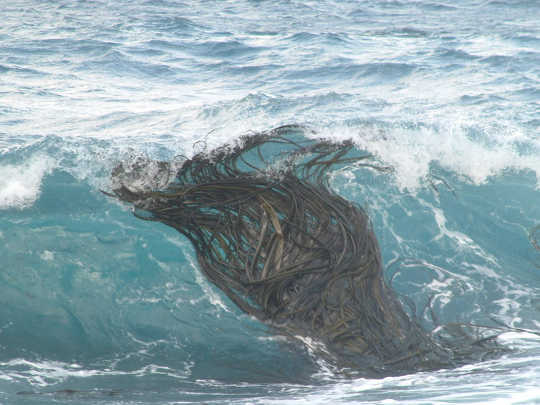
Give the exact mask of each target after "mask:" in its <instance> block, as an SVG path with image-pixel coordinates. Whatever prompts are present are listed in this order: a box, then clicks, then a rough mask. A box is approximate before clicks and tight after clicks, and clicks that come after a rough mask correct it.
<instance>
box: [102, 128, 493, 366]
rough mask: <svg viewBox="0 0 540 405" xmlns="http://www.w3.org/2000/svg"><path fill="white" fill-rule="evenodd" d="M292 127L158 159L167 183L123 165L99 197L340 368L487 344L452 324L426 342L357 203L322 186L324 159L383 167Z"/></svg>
mask: <svg viewBox="0 0 540 405" xmlns="http://www.w3.org/2000/svg"><path fill="white" fill-rule="evenodd" d="M301 132H302V129H301V128H297V127H293V126H287V127H280V128H277V129H274V130H272V131H268V132H263V133H256V134H251V135H249V136H244V137H242V138H241V139H240V140H239V141H238V142H237V143H236V144H234V145H232V146H223V147H219V148H217V149H215V150H213V151H211V152H209V153H206V152H204V153H199V154H196V155H195V156H194V157H193V158H191V159H186V160H185V161H184V162H183V164H181V165H179V167H178V168H177V169H174V170H173V168H172V165H171V164H169V163H165V162H157V163H155V164H154V165H153V166H152V168H153V169H152V170H154V172H155V173H160V174H161V175H162V176H161V177H162V178H167V177H168V175H169V172H170V171H173V176H172V178H173V181H171V182H169V183H168V184H167V185H165V186H164V185H163V184H166V183H167V182H163V181H162V179H161V180H160V177H159V176H156V174H155V173H154V174H152V176H151V177H152V179H153V180H155V179H158V181H157V183H159V184H161V186H155V185H154V189H149V188H148V186H147V187H133V186H131V184H133V178H134V177H137V176H138V175H141V172H144V171H145V170H149V169H148V167H150V165H149V164H142V163H137V164H135V165H132V166H131V167H130V166H129V165H125V164H120V165H118V166H117V167H116V168H115V169H114V171H113V187H112V188H113V191H112V193H108V194H109V195H113V196H115V197H117V198H119V199H120V200H122V201H126V202H129V203H132V204H133V205H134V207H135V208H136V210H135V215H137V216H138V217H140V218H142V219H145V220H150V221H158V222H162V223H164V224H166V225H169V226H171V227H173V228H174V229H176V230H178V231H179V232H180V233H182V234H184V235H185V236H186V237H187V238H188V239H189V240H190V241H191V243H192V244H193V246H194V248H195V251H196V253H197V258H198V262H199V265H200V268H201V270H202V271H203V273H204V274H205V275H206V277H207V278H208V279H209V280H210V281H211V282H212V283H214V284H215V285H216V286H217V287H219V288H220V289H221V290H222V291H223V292H224V293H225V294H226V295H227V296H228V297H229V298H230V299H231V300H232V301H233V302H234V303H235V304H236V305H238V307H240V308H241V309H242V310H243V311H244V312H246V313H248V314H250V315H253V316H254V317H256V318H257V319H259V320H261V321H263V322H266V323H267V324H269V325H271V326H273V327H274V328H277V330H278V331H279V332H280V333H282V334H285V335H288V336H291V337H297V338H302V337H309V338H310V339H312V341H316V342H320V343H322V345H316V347H319V349H318V351H317V354H318V355H321V356H323V357H324V358H325V359H327V360H329V361H331V362H332V363H333V364H335V365H336V366H337V367H338V368H339V369H340V370H345V372H351V371H352V370H356V372H357V373H359V374H360V375H365V376H371V377H377V376H384V375H397V374H403V373H409V372H412V371H418V370H429V369H436V368H441V367H450V366H454V365H457V364H460V363H462V362H463V361H464V359H465V358H466V357H467V356H468V355H469V354H470V353H472V352H474V351H478V350H479V349H480V348H481V347H484V349H482V352H486V351H490V350H492V348H490V349H485V345H486V342H487V341H488V340H490V339H489V338H488V339H485V338H484V339H475V338H473V337H472V335H471V334H470V333H467V332H465V331H464V328H462V327H458V326H455V327H454V328H448V329H447V330H446V331H445V332H444V333H439V336H440V337H439V338H434V336H433V335H432V334H430V333H427V332H426V331H424V330H423V329H422V327H421V326H420V325H419V323H418V322H417V321H416V320H415V318H414V315H408V314H407V313H406V312H405V311H404V310H403V308H402V306H401V303H400V301H399V300H398V297H397V296H396V294H395V293H394V292H393V291H392V289H391V288H390V287H389V286H388V285H387V284H386V282H385V281H384V277H383V272H382V268H383V266H382V260H381V254H380V251H379V246H378V243H377V239H376V237H375V234H374V232H373V229H372V227H371V224H370V220H369V218H368V215H367V214H366V211H365V210H364V209H362V208H361V207H359V206H357V205H355V204H353V203H351V202H349V201H347V200H345V199H344V198H342V197H340V196H338V195H336V194H335V193H333V192H332V191H331V190H330V188H329V186H328V184H327V172H328V170H329V169H330V168H331V167H337V166H340V165H341V166H342V165H346V164H354V165H357V166H366V167H371V168H373V169H374V170H384V169H385V168H383V167H380V166H377V165H375V164H374V162H373V160H372V159H370V156H369V155H367V154H365V153H360V152H359V151H357V150H356V149H355V148H354V146H353V144H352V143H351V142H350V141H346V142H337V143H336V142H330V141H325V140H315V141H314V140H307V139H306V138H303V137H302V136H301ZM156 188H161V189H156ZM457 329H459V331H458V332H455V330H457ZM456 335H460V336H461V338H460V340H459V344H454V343H453V342H454V341H455V339H452V338H453V337H455V336H456ZM466 346H467V347H468V348H469V349H466V348H465V347H466ZM475 346H476V347H477V348H478V350H477V349H474V347H475ZM490 347H491V346H490ZM471 348H472V349H471ZM315 350H317V349H315Z"/></svg>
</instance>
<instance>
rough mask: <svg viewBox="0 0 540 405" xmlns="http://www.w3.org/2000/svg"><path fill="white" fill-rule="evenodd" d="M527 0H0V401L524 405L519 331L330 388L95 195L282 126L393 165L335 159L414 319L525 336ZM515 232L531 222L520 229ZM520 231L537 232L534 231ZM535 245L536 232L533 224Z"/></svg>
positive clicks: (524, 360) (534, 315) (172, 248)
mask: <svg viewBox="0 0 540 405" xmlns="http://www.w3.org/2000/svg"><path fill="white" fill-rule="evenodd" d="M539 15H540V3H538V2H537V1H533V0H529V1H524V0H522V1H518V0H514V1H504V2H503V1H476V0H474V1H473V0H459V1H454V2H448V1H446V2H439V1H427V0H418V1H382V0H378V1H330V0H324V1H318V2H311V1H305V0H304V1H285V0H283V1H272V2H270V1H248V0H241V1H235V2H226V1H200V2H187V1H186V2H176V1H143V0H135V1H93V2H86V1H10V2H7V1H5V2H4V4H2V7H1V12H0V17H1V22H0V270H1V271H0V304H1V305H0V403H2V404H4V403H5V404H48V403H51V402H52V403H66V404H72V403H75V404H146V403H159V404H176V403H201V402H205V403H242V404H246V403H261V404H267V403H321V404H323V403H365V404H374V403H375V404H392V403H399V404H403V403H405V404H457V403H462V404H471V403H490V404H492V403H493V404H499V403H500V404H511V403H515V404H531V403H540V389H539V388H538V384H537V382H538V380H540V340H539V338H538V336H536V335H534V334H531V333H525V332H519V333H518V332H513V333H505V334H503V335H502V336H501V337H500V340H501V343H502V344H504V345H507V347H509V348H510V349H511V350H510V351H509V352H508V353H507V354H505V355H504V356H503V357H502V358H499V359H495V360H489V361H485V362H480V363H476V364H471V365H468V366H465V367H461V368H459V369H455V370H445V371H438V372H431V373H418V374H412V375H409V376H401V377H393V378H385V379H380V380H368V379H348V380H347V379H341V378H339V377H338V376H336V375H334V374H333V373H332V368H331V366H330V365H328V364H325V363H324V362H323V361H321V360H320V359H318V358H316V357H314V356H312V355H311V354H310V351H309V348H306V347H304V346H302V345H299V344H298V343H292V342H288V341H286V340H285V339H284V338H283V337H280V336H276V335H275V332H273V331H271V330H269V329H268V328H267V327H266V326H264V325H261V324H260V323H259V322H257V321H256V320H254V319H252V318H249V317H247V316H246V315H244V314H243V313H242V312H241V311H240V310H238V309H237V308H236V307H235V306H234V305H233V304H232V303H231V302H230V301H229V300H227V298H226V297H225V296H224V294H222V293H221V291H219V290H218V289H217V288H215V287H213V286H212V285H210V284H209V283H208V282H207V281H206V280H205V279H204V277H203V276H202V275H201V274H200V272H199V271H198V268H197V263H196V259H195V255H194V252H193V250H192V248H191V246H190V244H189V243H188V241H187V240H186V239H184V238H183V237H181V235H180V234H178V233H177V232H175V231H174V230H172V229H170V228H167V227H165V226H164V225H162V224H157V223H147V222H144V221H140V220H137V219H136V218H134V217H133V215H132V214H131V212H130V209H129V207H126V206H123V205H121V204H119V203H117V202H115V201H112V200H111V199H110V198H108V197H106V196H105V195H103V194H102V193H101V192H100V189H107V188H108V187H110V184H109V174H110V171H111V169H112V168H113V167H114V166H115V164H117V163H118V162H119V161H124V160H130V159H135V158H137V157H139V156H148V157H151V158H155V159H173V158H175V157H176V156H178V155H186V156H190V155H192V154H193V153H194V152H197V151H200V150H201V148H204V147H206V148H208V149H210V148H213V147H216V146H218V145H222V144H224V143H227V142H230V141H232V140H234V139H236V138H237V137H239V136H241V135H243V134H246V133H248V132H250V131H259V130H267V129H270V128H273V127H276V126H279V125H283V124H290V123H299V124H302V125H305V126H306V127H308V128H310V129H312V130H314V131H315V132H316V135H309V134H308V136H323V137H328V138H330V139H334V140H341V139H348V138H351V139H352V140H353V141H354V142H355V144H356V145H357V148H358V149H360V150H366V151H369V152H371V153H373V154H374V155H375V156H376V158H377V160H378V161H379V162H380V164H383V165H386V166H389V167H391V168H392V171H391V172H390V173H386V174H377V173H373V172H370V171H367V170H362V169H359V168H355V167H348V168H344V169H340V170H338V171H335V172H333V173H332V175H331V185H332V187H333V189H334V190H335V191H336V192H338V193H339V194H340V195H342V196H344V197H346V198H348V199H350V200H352V201H354V202H356V203H358V204H361V205H362V206H364V207H366V209H367V210H368V212H369V214H370V216H371V218H372V221H373V225H374V229H375V232H376V234H377V237H378V239H379V242H380V244H381V249H382V253H383V258H384V262H385V266H386V274H387V277H388V278H389V279H390V278H392V280H393V281H392V285H393V287H394V288H395V289H396V290H397V291H398V292H400V293H401V294H403V295H406V296H407V297H409V298H410V299H411V300H412V301H413V302H414V303H415V304H416V307H417V313H418V315H419V316H420V318H421V319H422V320H423V322H424V324H425V327H426V328H427V329H431V328H433V327H434V324H433V321H432V319H431V314H430V313H429V311H428V310H427V309H426V308H427V304H428V303H429V302H431V303H432V305H433V308H434V312H435V315H436V317H437V318H438V319H439V320H440V321H441V322H456V321H458V322H474V323H477V324H489V325H496V324H499V323H502V324H506V325H510V326H513V327H515V328H520V329H528V330H533V331H538V330H540V252H538V251H537V250H535V249H534V247H533V244H532V243H531V240H530V233H531V231H532V230H533V229H534V227H535V226H537V225H538V224H540V194H539V190H540V137H539V127H540V51H539V49H540V23H539V18H538V16H539ZM533 236H534V235H533ZM537 236H538V239H540V232H539V233H538V234H537ZM533 239H534V237H533Z"/></svg>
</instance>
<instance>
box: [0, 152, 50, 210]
mask: <svg viewBox="0 0 540 405" xmlns="http://www.w3.org/2000/svg"><path fill="white" fill-rule="evenodd" d="M54 167H55V162H54V160H53V159H51V158H49V157H47V156H41V155H36V156H33V157H32V158H30V159H28V160H27V161H25V162H23V163H21V164H19V165H0V209H6V208H20V209H22V208H26V207H28V206H30V205H32V204H33V203H34V202H35V201H36V200H37V198H38V197H39V194H40V191H41V183H42V181H43V178H44V177H45V176H46V175H47V174H49V173H50V172H51V171H52V170H53V169H54Z"/></svg>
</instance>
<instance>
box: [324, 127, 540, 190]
mask: <svg viewBox="0 0 540 405" xmlns="http://www.w3.org/2000/svg"><path fill="white" fill-rule="evenodd" d="M442 122H443V121H441V119H440V117H438V118H435V120H434V121H433V125H416V126H412V127H410V126H403V127H400V126H395V127H392V128H377V127H375V128H372V127H369V128H362V127H335V126H332V127H331V128H325V129H321V130H320V133H321V134H322V135H323V136H324V137H328V138H330V139H336V140H341V139H347V138H351V139H353V140H354V141H355V143H356V144H357V145H358V146H359V147H360V148H362V149H365V150H367V151H369V152H371V153H373V154H374V155H375V156H377V157H378V158H379V159H381V160H382V161H383V162H384V163H385V164H388V165H389V166H391V167H392V168H393V169H394V174H395V179H396V182H397V184H398V186H399V187H400V188H401V189H402V190H409V191H414V190H416V189H418V188H419V187H420V186H421V185H422V184H423V181H424V180H425V179H426V178H427V177H428V176H429V174H430V170H431V166H432V164H433V163H437V164H439V165H440V166H441V167H442V168H444V169H447V170H451V171H453V172H455V173H456V174H458V175H460V176H461V177H462V178H463V179H464V180H467V181H470V182H471V183H474V184H482V183H485V182H486V181H488V180H489V179H490V178H491V177H493V176H496V175H499V174H501V173H503V172H504V171H505V170H529V171H532V172H534V173H535V174H536V178H537V186H540V159H538V155H537V154H536V153H534V152H529V153H523V152H520V150H519V147H518V145H519V144H527V145H528V148H529V149H530V150H531V151H536V150H539V151H540V144H537V143H536V142H535V141H534V140H533V139H530V137H529V136H527V135H526V134H524V133H523V132H522V130H520V129H519V128H516V127H512V126H511V125H508V126H504V125H503V126H502V127H501V125H499V126H497V125H490V124H489V123H485V125H484V126H483V128H475V123H474V117H468V118H467V119H462V120H459V118H458V117H453V118H452V117H448V123H447V124H443V123H442ZM475 130H479V131H480V132H481V133H482V135H481V137H480V139H477V138H475V137H474V136H472V135H471V133H472V132H474V131H475ZM319 136H320V135H319Z"/></svg>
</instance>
